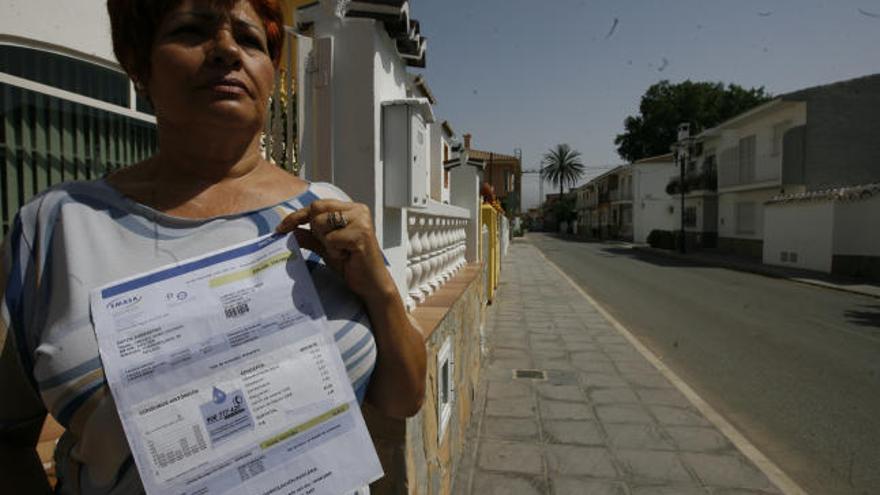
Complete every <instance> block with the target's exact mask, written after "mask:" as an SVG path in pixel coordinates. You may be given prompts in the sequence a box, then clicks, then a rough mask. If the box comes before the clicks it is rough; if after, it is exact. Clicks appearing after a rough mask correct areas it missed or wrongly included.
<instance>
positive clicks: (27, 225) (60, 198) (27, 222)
mask: <svg viewBox="0 0 880 495" xmlns="http://www.w3.org/2000/svg"><path fill="white" fill-rule="evenodd" d="M113 202H114V194H113V191H112V189H111V188H109V187H108V186H107V185H106V183H104V181H103V180H101V179H97V180H80V181H68V182H62V183H59V184H56V185H54V186H52V187H49V188H47V189H45V190H43V191H41V192H39V193H37V194H35V195H34V196H33V197H31V198H30V199H29V200H27V201H26V202H25V203H24V204H23V205H22V206H21V208H19V209H18V214H17V216H16V218H17V220H16V223H17V225H18V227H19V228H20V229H21V230H22V231H23V232H24V233H25V235H26V236H27V233H29V232H32V231H33V230H34V229H35V228H36V226H37V225H39V224H41V223H45V222H49V221H52V219H54V218H55V217H56V216H57V212H58V210H59V208H61V207H62V206H64V205H66V204H70V203H79V204H83V205H87V206H89V207H93V208H94V207H100V208H101V209H104V208H106V207H108V206H110V205H111V204H113Z"/></svg>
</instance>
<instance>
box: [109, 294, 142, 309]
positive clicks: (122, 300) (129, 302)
mask: <svg viewBox="0 0 880 495" xmlns="http://www.w3.org/2000/svg"><path fill="white" fill-rule="evenodd" d="M142 299H143V298H142V297H141V296H137V295H135V296H125V297H117V298H116V299H113V300H112V301H109V302H108V303H107V309H121V308H125V307H127V306H133V305H135V304H137V303H139V302H141V300H142Z"/></svg>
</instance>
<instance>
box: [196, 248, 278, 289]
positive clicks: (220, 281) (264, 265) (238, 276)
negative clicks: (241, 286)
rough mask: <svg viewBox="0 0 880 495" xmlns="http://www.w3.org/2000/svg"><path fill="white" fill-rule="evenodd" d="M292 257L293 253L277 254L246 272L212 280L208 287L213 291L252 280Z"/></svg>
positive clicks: (246, 269) (242, 271)
mask: <svg viewBox="0 0 880 495" xmlns="http://www.w3.org/2000/svg"><path fill="white" fill-rule="evenodd" d="M291 256H293V253H291V252H287V253H281V254H276V255H275V256H272V257H271V258H268V259H265V260H263V261H261V262H259V263H257V264H256V265H254V266H251V267H248V268H245V269H244V270H239V271H237V272H232V273H227V274H225V275H221V276H219V277H215V278H212V279H211V281H210V282H209V284H208V285H210V286H211V288H212V289H213V288H215V287H220V286H221V285H226V284H228V283H232V282H238V281H239V280H244V279H246V278H251V277H253V276H254V275H256V274H258V273H260V272H261V271H263V270H265V269H267V268H269V267H272V266H275V265H277V264H278V263H284V262H286V261H287V260H288V259H290V257H291Z"/></svg>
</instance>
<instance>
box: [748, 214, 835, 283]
mask: <svg viewBox="0 0 880 495" xmlns="http://www.w3.org/2000/svg"><path fill="white" fill-rule="evenodd" d="M834 212H835V205H834V203H833V202H831V201H822V202H799V203H789V204H772V205H767V206H766V207H765V209H764V226H765V232H766V234H765V237H764V255H763V261H764V263H766V264H768V265H779V266H789V267H791V266H795V267H798V268H806V269H809V270H817V271H821V272H825V273H830V272H831V255H832V246H833V238H834V236H833V234H832V232H833V231H834V230H836V229H835V225H834V224H835V220H834V216H835V214H834ZM783 252H785V253H796V254H797V261H796V262H791V261H788V262H783V261H782V258H781V254H782V253H783Z"/></svg>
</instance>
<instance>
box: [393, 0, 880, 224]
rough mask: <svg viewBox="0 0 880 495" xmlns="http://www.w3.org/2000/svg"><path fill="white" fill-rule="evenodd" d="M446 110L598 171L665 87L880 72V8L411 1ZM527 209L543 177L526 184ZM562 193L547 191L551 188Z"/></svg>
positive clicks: (499, 136)
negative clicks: (666, 83)
mask: <svg viewBox="0 0 880 495" xmlns="http://www.w3.org/2000/svg"><path fill="white" fill-rule="evenodd" d="M410 3H411V7H412V15H413V17H414V18H416V19H418V20H419V21H420V22H421V29H422V33H423V34H424V35H425V36H426V37H427V38H428V67H427V68H426V69H425V70H424V73H425V75H426V78H427V80H428V84H429V85H430V86H431V89H432V90H433V92H434V94H435V96H436V97H437V100H438V105H437V107H436V109H435V110H436V113H437V115H438V117H439V118H441V119H446V120H449V122H450V124H452V126H453V128H454V129H455V131H456V132H457V133H458V134H459V135H461V134H464V133H465V132H470V133H472V134H473V135H474V146H475V147H476V148H479V149H487V150H492V151H499V152H506V153H511V154H512V153H513V150H514V149H515V148H521V149H522V151H523V169H525V170H529V169H537V168H538V166H539V162H540V157H541V155H542V154H543V152H544V151H546V150H547V149H548V148H549V147H551V146H553V145H554V144H556V143H562V142H566V143H569V144H571V145H572V146H573V147H575V148H576V149H578V150H580V151H581V152H582V153H583V155H584V161H585V163H586V164H587V165H589V166H591V167H598V166H603V165H606V166H607V165H608V164H613V163H619V162H620V161H621V160H620V158H619V157H618V156H617V153H616V151H615V146H614V137H615V135H617V134H618V133H620V132H622V129H623V120H624V118H625V117H626V116H627V115H631V114H635V113H636V112H637V111H638V104H639V98H640V97H641V95H642V94H643V93H644V91H645V90H646V89H647V88H648V86H650V85H651V84H653V83H655V82H657V81H660V80H662V79H669V80H671V81H673V82H679V81H683V80H685V79H691V80H700V81H722V82H725V83H728V82H733V83H737V84H740V85H744V86H747V87H748V86H764V87H765V88H766V89H767V90H768V91H770V92H771V93H773V94H779V93H784V92H788V91H792V90H795V89H800V88H805V87H809V86H814V85H818V84H825V83H829V82H833V81H839V80H843V79H849V78H853V77H857V76H861V75H866V74H871V73H877V72H880V0H843V1H840V0H834V1H820V0H764V1H752V0H726V1H722V0H666V1H662V2H661V1H659V0H656V1H652V0H643V1H636V0H614V1H611V0H608V1H596V0H411V1H410ZM523 184H524V185H523V189H524V203H525V204H524V206H526V207H528V206H532V205H533V204H534V203H536V202H537V199H538V198H537V196H538V194H537V184H538V181H537V180H536V179H535V176H534V175H526V176H524V177H523ZM550 190H552V188H550V187H546V188H545V193H546V192H548V191H550Z"/></svg>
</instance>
